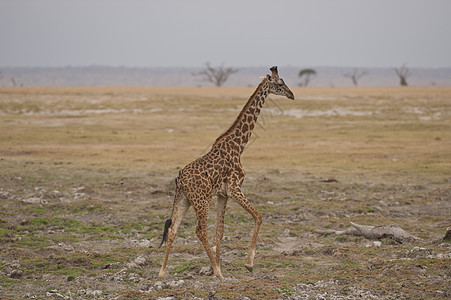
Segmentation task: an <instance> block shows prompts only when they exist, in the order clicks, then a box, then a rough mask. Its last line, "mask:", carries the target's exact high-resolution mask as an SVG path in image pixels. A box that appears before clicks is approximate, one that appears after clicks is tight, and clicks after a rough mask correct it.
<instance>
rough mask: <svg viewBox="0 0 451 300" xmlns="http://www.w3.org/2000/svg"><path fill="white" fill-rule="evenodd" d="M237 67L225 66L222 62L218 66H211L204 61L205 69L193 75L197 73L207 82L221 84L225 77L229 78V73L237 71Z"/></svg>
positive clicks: (225, 79)
mask: <svg viewBox="0 0 451 300" xmlns="http://www.w3.org/2000/svg"><path fill="white" fill-rule="evenodd" d="M238 71H239V69H237V68H225V67H224V64H222V65H221V66H219V67H212V66H210V63H209V62H207V63H205V69H203V70H202V71H200V72H197V73H193V75H196V76H197V75H199V76H202V77H204V79H205V80H206V81H208V82H211V83H213V84H214V85H215V86H222V85H223V84H224V83H225V82H226V81H227V79H229V77H230V75H232V74H235V73H236V72H238Z"/></svg>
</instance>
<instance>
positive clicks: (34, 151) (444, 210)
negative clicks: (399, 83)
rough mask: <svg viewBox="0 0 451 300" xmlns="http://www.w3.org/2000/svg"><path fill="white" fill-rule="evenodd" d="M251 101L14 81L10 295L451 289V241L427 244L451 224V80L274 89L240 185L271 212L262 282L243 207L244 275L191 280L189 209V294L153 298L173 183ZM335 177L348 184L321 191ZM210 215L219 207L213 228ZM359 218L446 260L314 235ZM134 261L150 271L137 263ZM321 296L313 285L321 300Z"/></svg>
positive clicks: (7, 189)
mask: <svg viewBox="0 0 451 300" xmlns="http://www.w3.org/2000/svg"><path fill="white" fill-rule="evenodd" d="M252 92H253V88H205V87H204V88H198V87H196V88H194V87H186V88H171V87H166V88H164V87H146V88H145V87H127V88H126V87H98V88H87V87H81V88H76V87H67V88H62V87H61V88H56V87H47V88H44V87H43V88H32V87H30V88H1V89H0V180H1V182H2V184H1V185H0V192H1V194H0V204H1V207H2V208H1V212H0V242H1V244H0V245H1V253H0V256H1V257H2V258H1V259H0V278H2V279H0V286H1V288H0V295H4V296H5V297H11V298H16V297H23V296H26V294H27V293H28V294H30V295H37V296H38V297H45V296H46V293H47V292H48V291H49V290H52V289H59V290H60V291H61V292H63V291H64V293H66V292H67V291H68V290H69V291H71V294H72V295H78V296H80V297H83V295H82V292H81V290H86V289H87V287H89V288H91V289H94V290H102V291H103V297H105V298H109V297H112V296H117V295H122V296H123V297H137V298H146V297H149V298H154V297H157V296H167V295H184V296H183V297H191V296H194V295H196V296H199V297H206V296H207V295H208V291H209V290H215V291H216V292H217V294H216V296H218V297H223V298H232V299H233V298H237V297H238V296H240V295H241V296H242V295H243V294H245V293H248V295H249V296H250V297H251V298H266V299H273V298H277V297H290V295H300V289H301V287H302V288H304V287H306V286H299V284H308V283H315V282H316V283H317V282H319V281H321V280H322V281H324V282H328V280H329V279H333V280H336V281H337V283H328V284H329V286H328V287H329V288H334V289H337V293H338V295H343V296H346V295H347V294H351V295H352V293H353V292H352V291H354V289H355V288H360V289H363V290H364V291H367V292H368V293H369V292H371V293H373V294H374V295H376V296H378V297H381V298H384V297H385V298H387V297H401V298H402V297H405V298H412V297H413V298H415V297H420V298H441V297H443V298H446V297H448V296H450V294H449V290H447V285H448V283H449V282H448V281H449V280H447V278H449V276H451V274H449V268H448V267H446V265H449V258H447V259H446V258H445V259H437V258H435V256H434V255H436V254H439V253H442V254H443V255H445V257H446V255H448V254H449V253H451V249H450V246H449V244H443V245H436V244H430V242H432V241H433V240H435V239H437V238H438V237H440V235H441V234H442V233H444V229H445V228H446V227H447V226H450V225H451V219H450V216H451V206H450V203H451V201H450V194H451V188H450V180H451V171H450V170H451V151H450V149H451V88H448V87H408V88H365V87H359V88H294V89H293V92H294V93H295V95H296V100H295V101H294V102H292V101H289V100H287V99H282V98H278V97H275V96H271V97H270V99H268V101H267V103H266V106H265V110H264V111H263V112H262V114H261V116H260V118H259V124H258V126H257V127H256V130H255V132H254V135H253V139H252V140H251V142H250V144H249V146H248V148H247V149H246V151H245V152H244V154H243V158H242V162H243V165H244V167H245V168H246V170H247V179H246V180H245V183H244V186H243V188H244V190H245V192H246V194H247V195H248V196H249V197H250V198H251V199H252V201H253V202H254V203H255V205H256V206H257V207H258V209H259V210H260V211H261V212H262V214H263V215H264V225H263V229H262V232H261V235H260V242H259V245H258V254H257V257H256V264H257V265H256V273H255V274H254V275H250V274H247V273H246V271H245V270H244V268H243V267H242V265H243V263H244V257H243V256H244V255H245V254H246V249H247V242H245V243H243V238H244V237H247V235H248V234H249V230H250V228H251V224H250V222H251V219H250V217H249V216H248V215H247V214H246V213H245V212H244V211H243V210H242V209H241V208H240V207H239V206H237V205H236V204H234V203H231V204H230V207H229V208H228V214H227V216H226V223H227V224H226V239H225V241H224V244H225V245H224V263H223V264H224V267H223V268H225V272H224V273H225V275H226V277H227V276H229V277H232V279H233V281H229V282H225V283H222V284H221V283H217V282H215V281H211V280H210V279H209V278H208V277H205V276H200V275H198V274H197V273H196V272H197V270H198V269H199V268H200V267H202V266H205V265H208V263H207V259H206V258H205V255H204V253H203V250H202V248H201V245H200V244H199V242H197V240H196V238H195V234H194V222H195V220H194V216H193V214H192V213H191V214H189V215H188V216H187V219H186V222H185V224H184V225H183V226H182V228H181V230H180V233H179V238H178V239H177V241H178V242H177V241H176V243H177V245H176V247H175V250H174V253H175V254H174V256H171V258H170V262H169V265H170V269H169V272H170V274H171V276H173V278H172V279H184V280H185V281H186V283H185V285H183V286H182V287H181V288H180V287H179V288H170V287H164V288H163V289H161V290H159V289H157V288H156V287H155V285H154V284H155V281H156V274H157V271H158V267H159V263H160V259H161V256H162V250H161V249H157V248H155V246H156V245H157V244H158V243H159V238H160V234H161V229H162V225H163V222H164V219H165V218H166V216H167V214H168V213H169V211H170V205H171V198H170V195H171V194H172V189H173V187H172V184H173V178H174V177H175V175H176V174H177V172H178V171H177V170H178V169H179V168H181V167H183V166H184V165H185V164H187V163H189V162H190V161H191V160H193V159H195V158H197V157H198V156H200V155H201V154H202V153H204V152H206V151H207V150H208V148H209V146H210V145H211V143H212V142H213V141H214V140H215V138H216V137H217V136H218V135H219V134H220V133H221V132H222V131H223V130H225V129H226V128H227V126H228V125H229V124H231V122H232V121H233V120H234V118H235V117H236V115H237V114H238V112H239V110H240V109H241V107H242V106H243V105H244V103H245V101H246V100H247V97H248V96H249V95H251V94H252ZM330 178H333V179H335V180H337V182H325V179H330ZM168 195H169V197H168ZM30 199H31V200H30ZM33 199H34V200H33ZM27 201H28V202H27ZM33 201H35V202H33ZM29 202H32V203H29ZM214 215H215V213H214V209H212V213H211V216H212V218H211V220H210V223H209V224H211V226H212V228H211V230H213V227H214V226H213V224H214ZM349 221H354V222H357V223H363V224H373V225H377V224H390V223H397V224H399V225H400V226H401V227H403V228H405V229H406V230H408V231H410V232H412V233H414V234H416V235H418V236H420V237H421V238H423V242H422V244H421V245H420V246H421V247H425V248H427V249H428V251H432V252H433V254H434V255H432V256H431V257H427V256H425V257H423V256H412V257H411V260H405V259H404V258H405V256H406V255H407V256H408V255H410V254H409V253H410V252H409V251H410V250H411V249H412V247H414V246H415V245H395V244H393V243H391V242H390V240H384V241H383V246H382V247H381V248H374V247H367V245H368V244H371V241H367V240H364V239H363V238H358V237H343V238H336V237H333V236H319V235H314V234H313V233H312V232H313V230H314V229H318V228H332V229H341V228H343V227H346V226H348V223H349ZM265 224H266V226H265ZM133 240H137V241H139V240H147V241H150V246H151V247H150V248H147V247H144V246H142V245H141V246H140V245H139V244H133V243H134V242H131V241H133ZM64 247H66V248H67V249H66V250H64ZM118 250H119V251H118ZM82 251H86V252H82ZM185 252H187V253H188V254H183V253H185ZM177 253H178V254H177ZM406 253H407V254H406ZM49 255H50V256H49ZM67 255H69V258H67ZM137 255H141V256H144V257H145V258H146V260H147V264H146V265H145V266H144V267H138V268H127V267H125V266H126V264H127V263H128V262H130V260H132V259H133V258H134V257H136V256H137ZM412 255H414V254H412ZM1 261H3V262H1ZM15 264H16V266H15ZM109 264H110V265H109ZM105 266H108V267H105ZM418 266H420V267H418ZM40 267H41V269H40ZM123 268H125V269H126V271H123V272H122V273H121V270H122V269H123ZM12 270H19V271H20V272H21V273H20V272H19V273H20V274H19V275H17V274H16V275H14V274H13V273H14V272H13V271H12ZM177 270H178V272H176V271H177ZM175 273H178V274H175ZM376 273H377V276H376ZM11 274H13V275H11ZM130 274H135V275H136V274H137V275H136V276H135V275H133V276H135V277H136V278H138V279H136V280H134V279H130V277H133V276H131V275H130ZM61 275H63V276H64V277H63V278H64V280H62V281H61V280H58V279H57V278H59V277H61ZM1 276H3V277H1ZM121 276H122V277H121ZM446 276H448V277H446ZM393 277H395V278H397V279H398V280H397V281H396V282H393ZM45 278H51V279H52V280H54V281H53V283H52V282H51V281H50V282H49V281H48V280H47V281H46V279H45ZM90 278H91V279H94V280H90ZM66 279H67V280H68V281H66ZM399 282H402V283H403V284H402V285H399V284H398V283H399ZM23 284H26V286H27V288H25V289H20V290H18V289H17V287H18V286H24V285H23ZM196 284H197V285H198V286H200V287H201V289H200V290H199V288H196ZM61 286H62V287H64V288H60V287H61ZM139 290H145V291H147V292H140V291H139ZM322 292H323V291H322V289H321V288H319V287H315V286H312V287H311V288H310V292H309V293H310V294H308V295H309V296H314V295H316V294H320V293H322ZM315 293H316V294H315ZM85 296H86V295H85Z"/></svg>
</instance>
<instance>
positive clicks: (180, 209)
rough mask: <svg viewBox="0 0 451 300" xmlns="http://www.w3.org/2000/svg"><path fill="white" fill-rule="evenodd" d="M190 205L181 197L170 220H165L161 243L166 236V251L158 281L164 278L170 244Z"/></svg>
mask: <svg viewBox="0 0 451 300" xmlns="http://www.w3.org/2000/svg"><path fill="white" fill-rule="evenodd" d="M190 206H191V204H190V203H189V201H188V199H187V198H186V197H185V196H184V195H183V197H182V199H180V201H179V202H178V203H176V204H175V205H174V210H173V213H172V216H171V219H169V220H167V221H166V223H165V230H164V233H163V241H162V244H163V242H164V240H165V237H164V235H165V234H166V238H167V243H166V250H165V252H164V257H163V263H162V264H161V269H160V273H159V275H158V277H159V278H160V279H163V280H164V279H165V278H166V265H167V262H168V258H169V253H170V251H171V247H172V243H173V242H174V239H175V236H176V235H177V230H178V228H179V226H180V224H181V223H182V221H183V218H184V217H185V215H186V213H187V212H188V209H189V208H190Z"/></svg>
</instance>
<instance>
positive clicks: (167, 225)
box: [158, 219, 172, 248]
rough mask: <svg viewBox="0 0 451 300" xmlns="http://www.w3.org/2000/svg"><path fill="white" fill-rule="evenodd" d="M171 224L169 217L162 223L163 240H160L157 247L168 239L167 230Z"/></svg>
mask: <svg viewBox="0 0 451 300" xmlns="http://www.w3.org/2000/svg"><path fill="white" fill-rule="evenodd" d="M171 224H172V220H171V219H167V220H166V223H164V231H163V240H162V241H161V244H160V246H159V247H158V248H160V247H161V246H163V244H164V243H166V242H167V240H168V231H169V227H170V226H171Z"/></svg>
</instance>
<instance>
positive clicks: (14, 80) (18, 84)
mask: <svg viewBox="0 0 451 300" xmlns="http://www.w3.org/2000/svg"><path fill="white" fill-rule="evenodd" d="M10 80H11V83H12V84H13V86H20V87H22V86H23V82H21V83H18V82H17V81H16V77H14V76H13V77H11V78H10Z"/></svg>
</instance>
